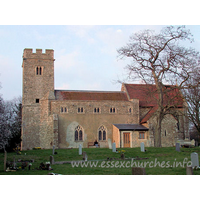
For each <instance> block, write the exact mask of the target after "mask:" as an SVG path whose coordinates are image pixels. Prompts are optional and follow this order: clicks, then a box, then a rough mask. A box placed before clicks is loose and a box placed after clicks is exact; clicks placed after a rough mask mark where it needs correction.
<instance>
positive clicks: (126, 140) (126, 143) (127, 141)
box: [124, 132, 130, 147]
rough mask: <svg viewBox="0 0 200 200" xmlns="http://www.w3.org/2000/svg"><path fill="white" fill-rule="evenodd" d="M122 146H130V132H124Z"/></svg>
mask: <svg viewBox="0 0 200 200" xmlns="http://www.w3.org/2000/svg"><path fill="white" fill-rule="evenodd" d="M124 147H130V133H129V132H126V133H124Z"/></svg>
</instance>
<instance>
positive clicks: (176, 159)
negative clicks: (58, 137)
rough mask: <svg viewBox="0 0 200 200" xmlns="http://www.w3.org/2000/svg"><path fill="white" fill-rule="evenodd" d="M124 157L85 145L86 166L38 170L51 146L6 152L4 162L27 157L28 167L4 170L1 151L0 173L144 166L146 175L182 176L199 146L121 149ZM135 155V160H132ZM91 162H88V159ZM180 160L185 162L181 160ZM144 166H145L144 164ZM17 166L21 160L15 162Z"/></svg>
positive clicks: (72, 155)
mask: <svg viewBox="0 0 200 200" xmlns="http://www.w3.org/2000/svg"><path fill="white" fill-rule="evenodd" d="M121 150H124V151H125V152H124V154H125V158H126V159H125V160H121V159H120V158H121V152H120V153H113V152H112V150H111V149H105V148H100V149H99V148H89V149H88V148H87V149H83V152H84V151H85V152H86V153H87V155H88V162H84V163H82V164H88V166H87V167H86V166H82V167H81V164H80V163H79V166H78V163H77V166H74V167H72V165H71V164H70V163H66V164H53V165H51V168H52V169H53V170H51V171H48V170H38V169H37V168H39V166H40V163H41V162H43V163H45V162H49V160H50V155H52V149H47V150H27V151H22V152H21V155H17V154H16V153H15V152H12V153H8V154H7V161H13V159H14V158H15V160H16V161H17V160H19V159H21V160H31V159H34V162H33V163H32V166H31V170H28V167H26V168H25V169H24V170H22V169H21V168H20V169H19V170H17V171H15V172H4V170H3V169H4V154H3V153H1V154H0V174H1V175H47V174H48V173H50V172H54V173H58V174H63V175H131V174H132V171H131V165H132V167H136V166H138V165H139V166H140V167H145V170H146V174H147V175H185V174H186V169H185V168H186V165H187V162H189V161H190V154H191V153H192V152H197V153H198V154H199V155H200V148H199V147H195V148H181V152H177V151H175V147H163V148H155V147H147V148H146V152H141V151H140V148H126V149H125V148H124V149H118V151H121ZM56 152H57V154H55V155H54V160H55V162H57V161H81V160H82V159H83V156H82V155H79V154H78V149H56ZM132 158H136V160H132ZM89 161H91V162H89ZM183 161H186V162H185V163H183ZM91 163H93V164H96V167H94V166H93V167H91V166H90V164H91ZM145 165H146V166H145ZM17 166H18V167H21V163H17ZM193 173H194V175H199V174H200V170H194V171H193Z"/></svg>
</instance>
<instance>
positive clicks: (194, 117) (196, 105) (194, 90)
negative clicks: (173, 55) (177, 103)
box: [183, 68, 200, 140]
mask: <svg viewBox="0 0 200 200" xmlns="http://www.w3.org/2000/svg"><path fill="white" fill-rule="evenodd" d="M199 80H200V68H196V69H194V73H193V76H192V77H190V79H189V81H188V82H189V86H190V87H188V88H186V89H184V90H183V94H184V97H185V99H186V101H187V104H188V117H189V120H190V122H191V124H192V129H191V132H192V137H193V138H194V139H195V140H198V138H199V137H200V85H199Z"/></svg>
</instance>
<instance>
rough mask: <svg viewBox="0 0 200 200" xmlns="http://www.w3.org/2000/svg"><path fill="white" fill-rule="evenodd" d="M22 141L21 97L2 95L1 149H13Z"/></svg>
mask: <svg viewBox="0 0 200 200" xmlns="http://www.w3.org/2000/svg"><path fill="white" fill-rule="evenodd" d="M20 142H21V97H19V98H14V99H13V100H11V101H4V100H3V98H2V97H0V149H1V150H4V151H5V150H7V151H11V150H13V148H15V147H16V146H17V145H19V143H20Z"/></svg>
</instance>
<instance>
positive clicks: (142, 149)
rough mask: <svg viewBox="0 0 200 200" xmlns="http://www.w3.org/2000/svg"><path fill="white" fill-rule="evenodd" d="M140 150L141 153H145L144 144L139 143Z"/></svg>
mask: <svg viewBox="0 0 200 200" xmlns="http://www.w3.org/2000/svg"><path fill="white" fill-rule="evenodd" d="M140 149H141V152H145V150H144V142H141V144H140Z"/></svg>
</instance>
